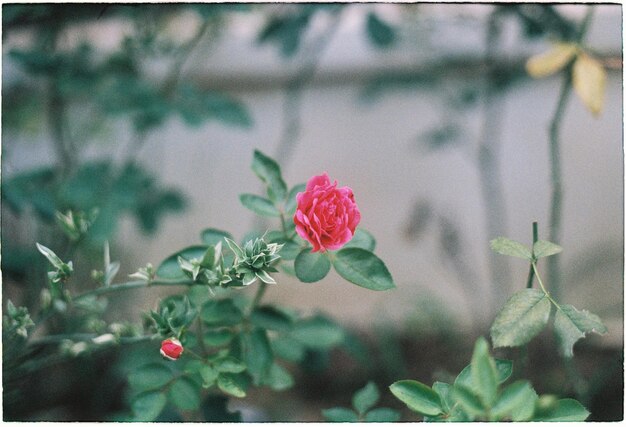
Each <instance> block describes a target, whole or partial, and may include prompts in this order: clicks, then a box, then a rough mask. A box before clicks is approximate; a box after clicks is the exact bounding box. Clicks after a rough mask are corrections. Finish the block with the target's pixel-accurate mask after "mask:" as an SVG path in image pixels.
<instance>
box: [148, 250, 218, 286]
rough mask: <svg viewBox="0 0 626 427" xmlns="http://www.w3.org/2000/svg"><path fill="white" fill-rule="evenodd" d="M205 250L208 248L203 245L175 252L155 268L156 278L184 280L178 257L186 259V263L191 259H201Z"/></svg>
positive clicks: (184, 276)
mask: <svg viewBox="0 0 626 427" xmlns="http://www.w3.org/2000/svg"><path fill="white" fill-rule="evenodd" d="M207 249H208V247H207V246H204V245H202V246H201V245H195V246H189V247H187V248H185V249H183V250H180V251H178V252H176V253H175V254H172V255H170V256H168V257H167V258H165V260H164V261H163V262H162V263H161V265H159V268H157V270H156V274H157V276H159V277H162V278H164V279H172V280H176V279H186V278H187V276H186V275H185V273H184V272H183V270H181V268H180V265H179V264H178V257H181V258H183V259H186V260H187V261H189V260H191V259H193V258H199V259H201V258H202V257H203V256H204V254H205V252H206V251H207Z"/></svg>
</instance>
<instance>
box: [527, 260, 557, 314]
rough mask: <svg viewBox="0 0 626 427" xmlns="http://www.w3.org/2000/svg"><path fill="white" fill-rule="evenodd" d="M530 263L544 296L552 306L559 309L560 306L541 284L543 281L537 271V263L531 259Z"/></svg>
mask: <svg viewBox="0 0 626 427" xmlns="http://www.w3.org/2000/svg"><path fill="white" fill-rule="evenodd" d="M531 265H532V268H533V271H534V272H535V276H537V282H538V283H539V286H540V287H541V290H542V291H543V293H544V294H545V295H546V297H547V298H548V299H549V300H550V302H551V303H552V304H554V306H555V307H556V308H557V309H559V310H560V309H561V306H560V305H559V304H558V303H557V302H556V301H555V300H554V299H553V298H552V295H550V292H548V291H547V290H546V288H545V286H543V281H542V280H541V276H539V272H538V271H537V263H536V262H534V261H533V262H532V264H531Z"/></svg>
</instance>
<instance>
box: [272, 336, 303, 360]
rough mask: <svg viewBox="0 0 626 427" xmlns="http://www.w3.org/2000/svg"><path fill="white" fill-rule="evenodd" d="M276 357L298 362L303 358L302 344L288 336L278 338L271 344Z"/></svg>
mask: <svg viewBox="0 0 626 427" xmlns="http://www.w3.org/2000/svg"><path fill="white" fill-rule="evenodd" d="M271 345H272V349H273V352H274V354H275V355H276V356H278V357H280V358H282V359H285V360H288V361H290V362H300V361H301V360H302V359H304V356H305V352H306V349H305V346H304V344H302V343H300V342H299V341H296V340H295V339H294V338H291V337H288V336H280V337H278V338H276V339H274V340H272V342H271Z"/></svg>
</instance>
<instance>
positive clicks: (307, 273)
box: [293, 248, 330, 283]
mask: <svg viewBox="0 0 626 427" xmlns="http://www.w3.org/2000/svg"><path fill="white" fill-rule="evenodd" d="M293 266H294V269H295V271H296V277H298V279H300V280H301V281H302V282H304V283H313V282H317V281H319V280H322V279H323V278H324V277H326V275H327V274H328V272H329V271H330V260H329V259H328V256H327V255H326V254H325V253H321V252H311V249H309V248H307V249H303V250H302V251H301V252H300V253H299V254H298V256H297V257H296V260H295V261H294V264H293Z"/></svg>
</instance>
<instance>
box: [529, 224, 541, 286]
mask: <svg viewBox="0 0 626 427" xmlns="http://www.w3.org/2000/svg"><path fill="white" fill-rule="evenodd" d="M537 240H539V231H538V227H537V221H534V222H533V248H534V247H535V243H537ZM534 257H535V253H534V249H533V258H534ZM534 273H535V271H534V269H533V266H532V265H531V266H530V270H529V271H528V280H527V281H526V288H527V289H530V288H532V287H533V279H534V278H535V276H534Z"/></svg>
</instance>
